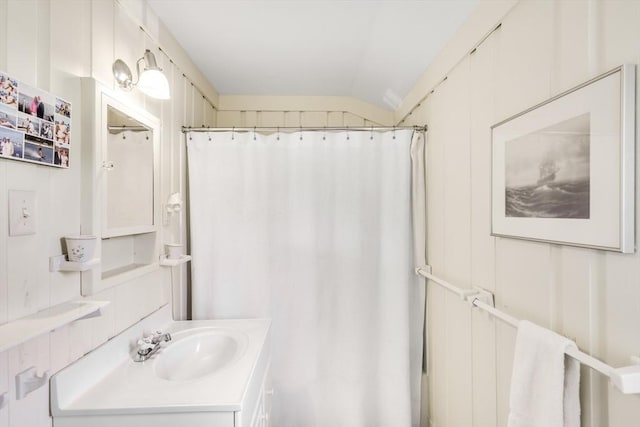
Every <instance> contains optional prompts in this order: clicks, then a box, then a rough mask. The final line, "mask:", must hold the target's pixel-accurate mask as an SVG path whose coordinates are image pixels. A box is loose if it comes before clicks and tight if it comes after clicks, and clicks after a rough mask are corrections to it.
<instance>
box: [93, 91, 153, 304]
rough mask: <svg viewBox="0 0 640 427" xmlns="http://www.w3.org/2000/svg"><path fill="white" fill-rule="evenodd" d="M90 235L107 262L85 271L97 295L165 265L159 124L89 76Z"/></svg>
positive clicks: (97, 250) (130, 102) (99, 254)
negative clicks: (160, 261)
mask: <svg viewBox="0 0 640 427" xmlns="http://www.w3.org/2000/svg"><path fill="white" fill-rule="evenodd" d="M82 85H83V86H82V93H83V105H86V106H93V110H89V111H87V112H85V114H84V117H85V120H84V122H83V126H82V129H83V134H82V179H83V182H82V203H83V204H82V220H81V222H82V225H81V232H82V233H83V234H94V235H97V236H99V243H98V245H97V246H98V247H97V248H96V252H97V255H96V256H97V257H99V258H101V260H102V262H101V267H100V268H96V269H94V270H91V271H86V272H83V273H82V294H83V295H92V294H95V293H97V292H100V291H101V290H103V289H106V288H109V287H112V286H115V285H117V284H119V283H122V282H124V281H126V280H130V279H132V278H134V277H137V276H139V275H142V274H146V273H148V272H150V271H152V270H154V269H156V268H158V255H159V250H160V238H159V236H158V234H159V225H160V221H161V215H160V204H159V200H160V191H159V147H160V144H159V139H160V122H159V120H158V119H157V118H156V117H154V116H152V115H151V114H149V113H148V112H147V111H145V110H144V109H142V108H139V107H137V106H135V105H134V103H133V102H132V101H131V100H130V99H127V98H126V96H125V95H124V94H122V93H116V92H114V91H111V90H109V89H107V88H105V87H103V86H102V85H100V84H99V83H97V82H96V81H95V80H94V79H90V78H86V79H83V82H82Z"/></svg>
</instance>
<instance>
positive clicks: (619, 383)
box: [415, 265, 640, 394]
mask: <svg viewBox="0 0 640 427" xmlns="http://www.w3.org/2000/svg"><path fill="white" fill-rule="evenodd" d="M415 271H416V274H419V275H420V276H423V277H425V278H427V279H429V280H431V281H433V282H434V283H437V284H438V285H440V286H442V287H443V288H445V289H447V290H448V291H450V292H453V293H454V294H456V295H458V296H459V297H460V298H461V299H463V300H465V301H468V302H470V303H471V305H472V306H473V307H477V308H479V309H481V310H483V311H486V312H487V313H489V314H490V315H492V316H493V317H495V318H497V319H500V320H502V321H503V322H505V323H507V324H509V325H511V326H513V327H515V328H517V327H518V324H519V323H520V320H518V319H516V318H515V317H513V316H511V315H509V314H507V313H505V312H503V311H500V310H498V309H497V308H495V307H494V306H492V305H490V304H487V303H486V302H483V301H481V300H480V299H479V298H478V295H479V294H480V290H477V289H463V288H460V287H458V286H455V285H452V284H451V283H449V282H447V281H445V280H443V279H441V278H439V277H438V276H435V275H433V274H432V271H431V266H428V265H424V266H420V267H417V268H416V270H415ZM483 293H485V294H486V293H488V292H487V291H485V290H483ZM566 354H567V355H568V356H571V357H573V358H574V359H576V360H578V361H579V362H580V363H583V364H585V365H587V366H589V367H590V368H593V369H595V370H596V371H598V372H600V373H602V374H604V375H606V376H607V377H609V379H610V380H611V382H612V383H613V385H615V386H616V387H617V388H618V389H619V390H620V391H621V392H622V393H624V394H639V393H640V365H638V364H636V365H631V366H625V367H622V368H613V367H611V366H609V365H607V364H606V363H604V362H602V361H601V360H598V359H596V358H595V357H593V356H591V355H590V354H587V353H584V352H582V351H580V350H576V349H568V350H567V351H566Z"/></svg>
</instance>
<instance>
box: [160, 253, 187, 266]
mask: <svg viewBox="0 0 640 427" xmlns="http://www.w3.org/2000/svg"><path fill="white" fill-rule="evenodd" d="M189 261H191V255H182V256H181V257H180V258H176V259H169V258H167V257H166V256H165V255H163V256H161V257H160V265H161V266H163V267H175V266H178V265H180V264H184V263H187V262H189Z"/></svg>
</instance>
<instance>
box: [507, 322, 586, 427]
mask: <svg viewBox="0 0 640 427" xmlns="http://www.w3.org/2000/svg"><path fill="white" fill-rule="evenodd" d="M568 347H576V345H575V343H574V342H573V341H571V340H569V339H567V338H565V337H562V336H560V335H558V334H556V333H555V332H553V331H550V330H548V329H545V328H542V327H540V326H538V325H536V324H533V323H531V322H527V321H521V322H520V324H519V326H518V336H517V337H516V351H515V357H514V361H513V374H512V376H511V396H510V412H509V427H580V362H578V361H577V360H575V359H574V358H572V357H570V356H565V349H567V348H568Z"/></svg>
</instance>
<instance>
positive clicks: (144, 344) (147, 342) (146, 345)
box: [138, 337, 154, 350]
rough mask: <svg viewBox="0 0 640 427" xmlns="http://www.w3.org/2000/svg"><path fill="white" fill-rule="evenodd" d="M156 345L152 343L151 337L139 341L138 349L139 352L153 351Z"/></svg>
mask: <svg viewBox="0 0 640 427" xmlns="http://www.w3.org/2000/svg"><path fill="white" fill-rule="evenodd" d="M153 347H154V344H153V342H151V337H144V338H141V339H139V340H138V349H139V350H151V349H153Z"/></svg>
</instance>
